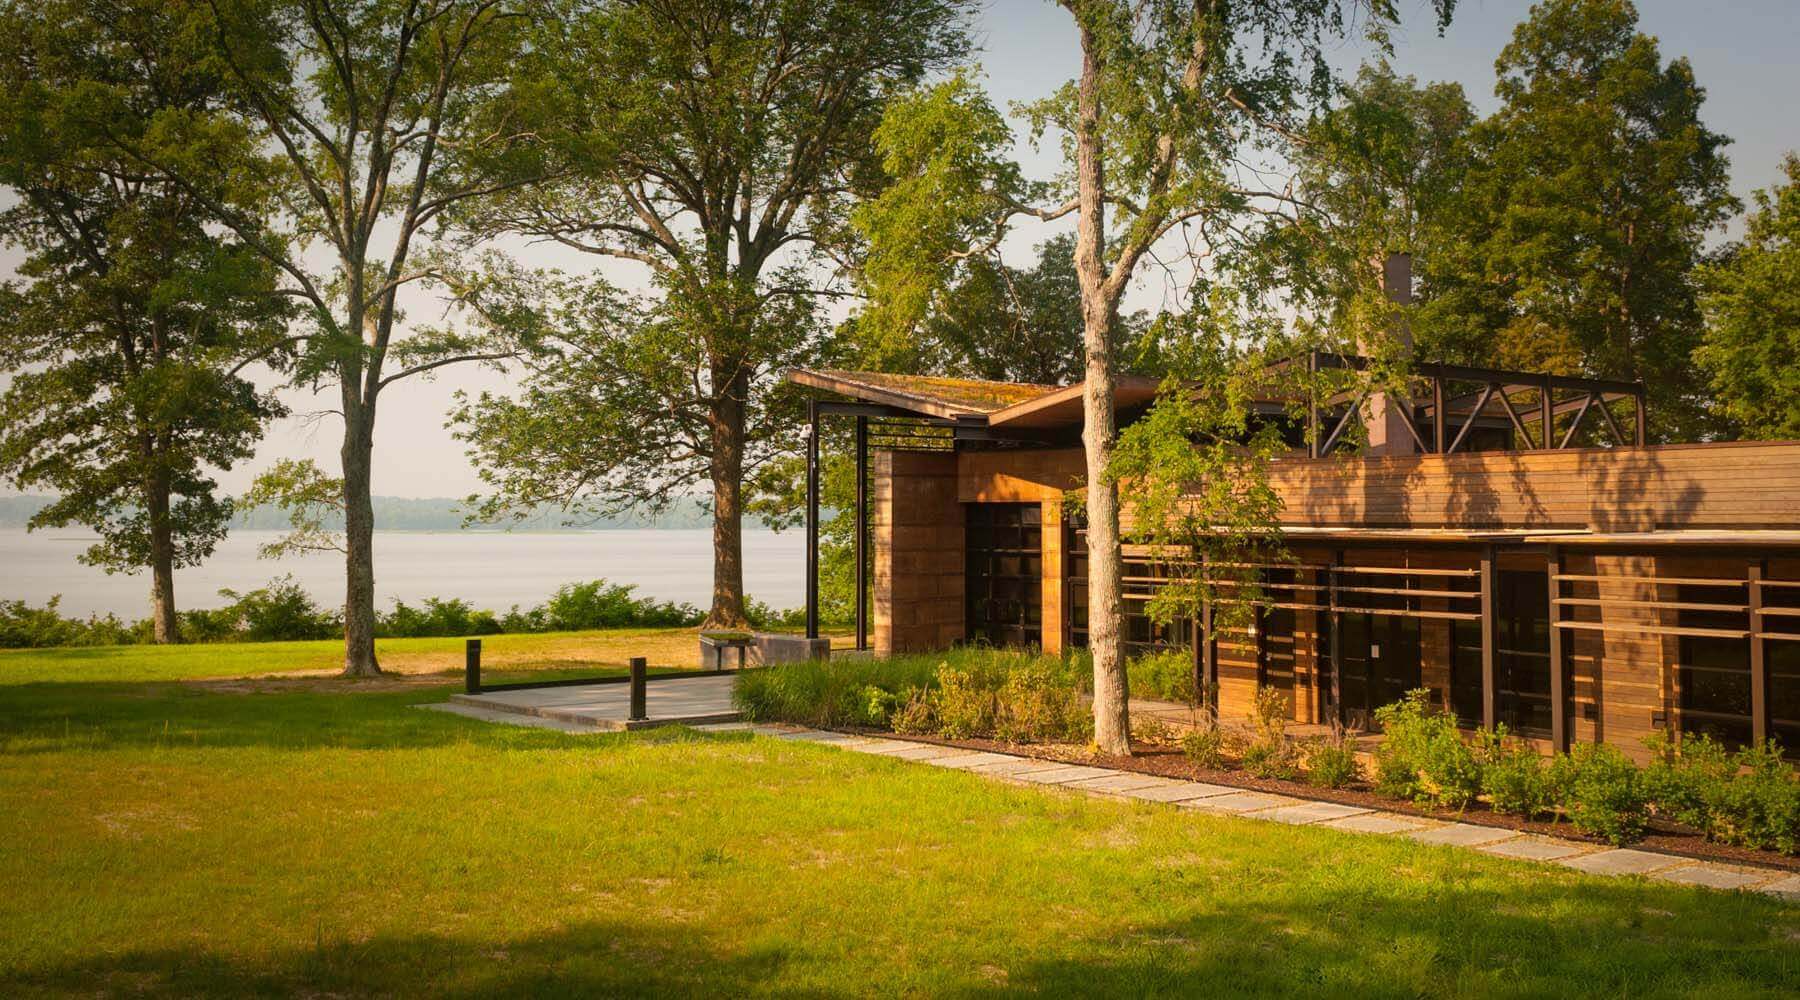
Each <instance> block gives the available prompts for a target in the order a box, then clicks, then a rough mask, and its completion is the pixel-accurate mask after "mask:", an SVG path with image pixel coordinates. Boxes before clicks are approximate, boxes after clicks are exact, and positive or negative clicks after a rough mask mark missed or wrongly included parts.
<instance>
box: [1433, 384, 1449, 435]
mask: <svg viewBox="0 0 1800 1000" xmlns="http://www.w3.org/2000/svg"><path fill="white" fill-rule="evenodd" d="M1447 425H1448V422H1447V421H1446V420H1445V419H1444V377H1443V376H1442V375H1433V376H1432V377H1431V447H1432V448H1433V449H1435V450H1436V451H1437V453H1438V454H1440V455H1442V454H1443V453H1444V451H1445V450H1446V446H1447V445H1448V443H1449V442H1447V441H1445V440H1444V437H1445V427H1446V426H1447Z"/></svg>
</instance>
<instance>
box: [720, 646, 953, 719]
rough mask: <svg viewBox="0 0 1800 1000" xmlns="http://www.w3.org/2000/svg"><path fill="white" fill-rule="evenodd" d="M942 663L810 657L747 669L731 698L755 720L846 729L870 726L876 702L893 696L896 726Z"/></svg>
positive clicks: (931, 683)
mask: <svg viewBox="0 0 1800 1000" xmlns="http://www.w3.org/2000/svg"><path fill="white" fill-rule="evenodd" d="M938 663H939V660H938V659H934V658H932V657H927V656H916V657H896V658H893V659H887V660H863V659H852V660H841V661H839V660H829V661H821V660H809V661H806V662H803V663H784V664H780V665H779V666H773V667H768V668H766V669H762V670H747V671H744V672H743V673H741V674H739V675H738V676H737V680H736V684H735V686H734V687H733V688H732V702H733V703H734V704H735V705H737V706H738V708H739V710H741V711H742V712H743V713H744V717H745V718H746V719H749V720H751V721H754V722H792V723H797V724H800V725H806V726H826V727H843V726H866V725H872V724H873V723H872V722H871V721H870V718H871V716H872V714H873V712H872V711H871V709H872V706H874V705H875V704H876V703H877V701H881V702H882V703H884V704H885V699H886V698H892V699H893V705H894V706H896V707H894V708H893V709H892V720H895V721H894V724H898V722H897V720H899V719H901V718H902V717H903V716H904V715H905V714H906V713H907V711H908V710H909V709H908V706H909V705H910V704H911V703H912V702H913V701H914V700H915V694H918V695H921V696H922V695H923V694H924V692H925V691H926V690H927V689H928V688H930V687H932V686H934V685H935V683H936V675H937V671H938ZM871 689H873V690H871ZM876 691H879V692H881V694H880V695H877V694H876V693H875V692H876Z"/></svg>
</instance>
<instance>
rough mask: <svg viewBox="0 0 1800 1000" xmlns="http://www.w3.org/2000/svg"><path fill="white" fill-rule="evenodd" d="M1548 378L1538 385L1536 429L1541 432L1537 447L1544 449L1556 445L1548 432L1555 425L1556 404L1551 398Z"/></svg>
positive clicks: (1546, 449) (1547, 449)
mask: <svg viewBox="0 0 1800 1000" xmlns="http://www.w3.org/2000/svg"><path fill="white" fill-rule="evenodd" d="M1550 397H1551V389H1550V380H1549V379H1545V380H1544V384H1543V385H1541V386H1539V387H1538V430H1539V432H1540V433H1542V434H1543V438H1542V443H1541V444H1539V446H1538V447H1540V448H1541V449H1543V450H1544V451H1549V450H1550V449H1552V448H1554V447H1556V439H1555V438H1554V437H1552V436H1551V434H1550V432H1551V430H1552V429H1553V428H1555V426H1556V405H1555V403H1554V402H1553V401H1552V400H1551V398H1550Z"/></svg>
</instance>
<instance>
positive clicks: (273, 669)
mask: <svg viewBox="0 0 1800 1000" xmlns="http://www.w3.org/2000/svg"><path fill="white" fill-rule="evenodd" d="M465 641H466V640H464V639H459V638H430V639H378V640H376V642H375V655H376V656H377V658H379V659H380V660H381V662H382V664H383V666H384V668H385V669H389V670H397V671H399V672H401V673H407V674H420V673H439V672H445V671H461V670H462V668H463V644H464V642H465ZM481 642H482V662H483V663H484V664H490V665H493V666H495V667H497V668H501V669H526V670H531V669H558V670H567V669H571V668H578V667H580V666H584V665H586V664H590V663H598V664H609V665H617V666H622V665H624V663H625V662H626V660H627V659H629V658H630V657H632V656H645V657H648V658H649V659H650V662H651V663H652V664H653V665H659V666H688V667H691V666H695V665H697V664H698V663H699V640H698V638H697V637H696V633H695V630H693V629H667V628H663V629H653V628H643V629H610V630H606V631H594V632H548V633H544V634H517V635H490V636H484V637H482V640H481ZM343 665H344V642H343V640H342V639H322V640H319V641H317V642H234V643H212V644H201V645H191V646H93V647H73V648H66V649H7V650H0V685H5V684H29V683H32V682H34V681H41V680H80V681H166V680H200V679H206V678H218V677H260V676H264V675H268V674H284V673H300V672H322V671H336V670H338V669H341V668H342V667H343Z"/></svg>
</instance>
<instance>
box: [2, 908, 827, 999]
mask: <svg viewBox="0 0 1800 1000" xmlns="http://www.w3.org/2000/svg"><path fill="white" fill-rule="evenodd" d="M785 960H786V957H785V955H784V954H783V953H781V952H780V951H773V950H761V951H755V952H752V953H749V954H744V955H729V954H722V953H721V952H720V951H719V949H718V948H717V947H715V946H712V945H710V944H709V943H708V942H706V941H705V940H703V939H702V938H700V937H699V936H697V935H696V934H695V933H694V932H693V931H692V930H690V929H687V928H683V927H679V926H674V925H667V924H663V925H652V924H651V923H650V922H649V921H648V920H633V921H629V922H628V921H622V920H615V921H598V922H588V923H582V924H578V925H575V926H573V927H570V928H568V929H566V930H564V931H561V932H559V933H555V934H548V935H542V936H538V937H530V938H525V939H522V940H504V939H502V938H501V936H500V935H496V937H495V938H494V939H484V940H474V939H467V938H456V937H449V936H440V935H434V934H420V935H412V936H390V935H377V936H375V937H372V938H370V939H369V940H367V941H359V942H354V943H343V942H333V943H324V944H320V945H318V946H315V947H313V948H309V949H306V950H302V951H281V950H271V951H270V952H268V953H266V954H261V955H257V956H254V957H247V956H236V955H230V956H227V955H220V954H218V953H216V952H210V951H206V950H201V949H188V948H172V949H157V950H143V951H126V952H123V953H120V954H116V955H107V956H104V957H95V958H93V959H90V960H87V961H82V962H77V963H73V964H69V965H62V966H57V967H54V968H50V969H45V970H35V971H24V972H19V973H10V974H9V973H4V972H0V993H4V994H5V995H7V996H23V995H33V994H40V993H41V994H49V995H67V994H93V993H99V994H113V993H130V994H133V995H137V996H170V997H186V996H250V995H256V996H297V995H328V996H369V995H380V996H434V997H489V996H505V995H531V996H541V995H556V996H584V995H586V996H613V995H620V994H632V995H646V994H659V995H667V994H676V995H696V994H698V993H700V992H701V991H703V990H709V991H710V990H716V989H723V990H729V991H730V994H732V995H741V994H744V993H747V992H750V991H751V990H753V989H754V988H755V987H756V985H757V984H758V983H762V982H766V981H767V980H769V979H771V978H772V977H776V976H778V975H779V973H780V971H781V968H782V965H783V964H784V962H785ZM820 995H823V994H820Z"/></svg>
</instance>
